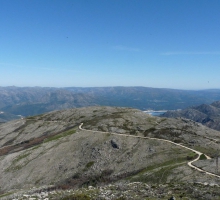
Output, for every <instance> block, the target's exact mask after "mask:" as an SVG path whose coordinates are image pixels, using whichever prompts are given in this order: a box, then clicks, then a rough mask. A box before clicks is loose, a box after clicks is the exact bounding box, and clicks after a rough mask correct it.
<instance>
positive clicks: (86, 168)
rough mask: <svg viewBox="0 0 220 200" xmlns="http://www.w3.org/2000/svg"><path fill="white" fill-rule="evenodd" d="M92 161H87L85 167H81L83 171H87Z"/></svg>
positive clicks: (92, 163)
mask: <svg viewBox="0 0 220 200" xmlns="http://www.w3.org/2000/svg"><path fill="white" fill-rule="evenodd" d="M94 163H95V162H94V161H91V162H88V163H87V164H86V166H85V168H84V169H83V171H87V170H88V169H89V168H90V167H92V166H93V165H94Z"/></svg>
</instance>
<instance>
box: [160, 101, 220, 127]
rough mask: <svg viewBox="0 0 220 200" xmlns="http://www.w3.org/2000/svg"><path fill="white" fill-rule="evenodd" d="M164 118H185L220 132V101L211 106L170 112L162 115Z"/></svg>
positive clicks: (204, 105)
mask: <svg viewBox="0 0 220 200" xmlns="http://www.w3.org/2000/svg"><path fill="white" fill-rule="evenodd" d="M161 116H162V117H174V118H175V117H184V118H187V119H191V120H193V121H196V122H199V123H202V124H203V125H205V126H207V127H209V128H212V129H216V130H220V101H216V102H213V103H212V104H210V105H207V104H202V105H199V106H194V107H191V108H187V109H184V110H179V111H168V112H166V113H164V114H162V115H161Z"/></svg>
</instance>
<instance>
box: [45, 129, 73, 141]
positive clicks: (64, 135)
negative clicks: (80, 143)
mask: <svg viewBox="0 0 220 200" xmlns="http://www.w3.org/2000/svg"><path fill="white" fill-rule="evenodd" d="M75 132H76V130H75V129H72V130H68V131H65V132H63V133H60V134H57V135H54V136H52V137H48V138H47V139H45V140H44V143H46V142H51V141H53V140H58V139H60V138H62V137H66V136H69V135H72V134H74V133H75Z"/></svg>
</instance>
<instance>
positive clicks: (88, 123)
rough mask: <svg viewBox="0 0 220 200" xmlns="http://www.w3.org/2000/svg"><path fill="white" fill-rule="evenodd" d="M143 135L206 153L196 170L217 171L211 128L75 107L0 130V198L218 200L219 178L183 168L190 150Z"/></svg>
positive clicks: (130, 111)
mask: <svg viewBox="0 0 220 200" xmlns="http://www.w3.org/2000/svg"><path fill="white" fill-rule="evenodd" d="M81 123H83V129H79V125H80V124H81ZM147 137H150V138H162V139H166V140H170V141H173V142H175V143H177V144H181V145H185V146H186V147H189V148H192V149H195V150H198V151H200V152H202V153H204V154H207V155H208V156H210V157H211V159H210V160H206V158H202V156H201V159H200V160H199V161H197V162H196V163H195V165H196V166H199V167H200V168H201V169H205V170H206V171H209V172H214V173H217V174H218V171H220V169H218V170H217V171H216V165H214V164H213V163H214V162H215V161H216V152H218V151H219V141H220V133H219V132H218V131H215V130H212V129H209V128H207V127H205V126H203V125H201V124H199V123H196V122H194V121H192V120H187V119H183V118H178V119H169V118H159V117H153V116H150V115H147V114H145V113H144V112H142V111H140V110H136V109H131V108H119V107H98V106H94V107H86V108H77V109H69V110H62V111H54V112H50V113H46V114H42V115H37V116H33V117H27V118H24V119H20V120H15V121H11V122H8V123H4V124H1V125H0V180H1V181H0V193H1V194H0V198H2V199H31V198H32V199H34V198H35V199H65V198H66V199H68V198H69V199H70V198H72V199H74V198H75V197H74V196H77V195H78V197H77V198H78V199H80V198H81V199H83V198H84V199H106V200H107V199H115V200H116V199H158V198H160V199H168V198H171V197H172V196H176V198H183V199H184V198H191V199H198V198H199V199H218V197H219V194H220V190H219V185H220V178H218V177H214V176H211V175H208V174H205V173H201V172H199V171H197V170H195V169H193V168H191V167H189V166H188V165H187V163H188V162H189V161H190V160H193V159H195V158H196V157H197V155H196V154H195V153H194V152H192V151H190V150H188V149H186V148H182V147H181V146H177V145H175V144H172V143H169V142H166V141H164V140H156V139H149V138H147ZM209 163H211V164H209ZM201 188H202V190H201ZM80 196H81V197H80ZM83 196H84V197H83ZM75 199H76V198H75Z"/></svg>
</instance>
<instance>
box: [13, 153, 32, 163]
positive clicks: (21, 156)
mask: <svg viewBox="0 0 220 200" xmlns="http://www.w3.org/2000/svg"><path fill="white" fill-rule="evenodd" d="M29 155H30V153H26V154H22V155H19V156H18V157H17V158H16V159H15V160H13V162H12V164H15V163H17V162H18V161H20V160H21V159H23V158H26V157H27V156H29Z"/></svg>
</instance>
